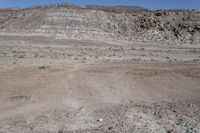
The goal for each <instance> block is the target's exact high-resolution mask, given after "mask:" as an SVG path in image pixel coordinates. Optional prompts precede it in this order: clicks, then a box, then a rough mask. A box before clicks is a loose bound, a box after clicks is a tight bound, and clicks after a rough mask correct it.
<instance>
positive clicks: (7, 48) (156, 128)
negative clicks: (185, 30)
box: [0, 35, 200, 133]
mask: <svg viewBox="0 0 200 133" xmlns="http://www.w3.org/2000/svg"><path fill="white" fill-rule="evenodd" d="M0 132H2V133H12V132H13V133H14V132H15V133H29V132H33V133H36V132H37V133H47V132H48V133H49V132H50V133H56V132H57V133H65V132H66V133H68V132H69V133H70V132H73V133H76V132H80V133H82V132H91V133H94V132H141V133H143V132H148V133H155V132H158V133H183V132H187V133H190V132H191V133H200V46H199V45H190V44H188V45H187V44H184V45H183V44H182V45H177V44H176V45H173V44H171V45H169V44H166V45H165V44H158V43H155V44H154V43H152V44H149V43H144V42H122V41H118V42H106V41H105V42H103V41H102V42H101V41H89V40H70V39H51V38H46V37H40V36H16V35H1V36H0Z"/></svg>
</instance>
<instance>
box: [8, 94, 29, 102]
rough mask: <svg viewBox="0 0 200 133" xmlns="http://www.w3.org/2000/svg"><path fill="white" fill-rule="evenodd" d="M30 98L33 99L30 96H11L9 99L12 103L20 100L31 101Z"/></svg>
mask: <svg viewBox="0 0 200 133" xmlns="http://www.w3.org/2000/svg"><path fill="white" fill-rule="evenodd" d="M30 98H31V97H30V96H26V95H16V96H11V97H9V98H8V99H9V100H11V101H18V100H23V101H29V100H30Z"/></svg>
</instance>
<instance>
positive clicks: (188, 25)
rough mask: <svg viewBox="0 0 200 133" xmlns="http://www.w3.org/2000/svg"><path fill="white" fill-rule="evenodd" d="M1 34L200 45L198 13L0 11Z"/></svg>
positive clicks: (64, 7) (68, 8)
mask: <svg viewBox="0 0 200 133" xmlns="http://www.w3.org/2000/svg"><path fill="white" fill-rule="evenodd" d="M0 33H1V34H4V35H5V34H17V35H26V36H27V35H29V36H32V35H36V36H38V35H42V36H48V37H51V38H61V39H63V38H70V39H90V40H111V41H112V40H126V41H139V42H141V41H142V42H165V43H173V44H175V43H177V44H183V43H184V44H199V43H200V11H197V10H157V11H151V10H148V9H145V8H140V7H123V6H121V7H120V6H118V7H103V6H83V7H80V6H74V5H69V4H57V5H48V6H36V7H30V8H27V9H17V8H16V9H15V8H13V9H1V11H0Z"/></svg>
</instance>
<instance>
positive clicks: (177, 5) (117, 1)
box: [0, 0, 200, 10]
mask: <svg viewBox="0 0 200 133" xmlns="http://www.w3.org/2000/svg"><path fill="white" fill-rule="evenodd" d="M53 3H71V4H75V5H88V4H96V5H106V6H114V5H125V6H142V7H145V8H148V9H154V10H155V9H200V0H0V8H7V7H20V8H26V7H29V6H33V5H46V4H53Z"/></svg>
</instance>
